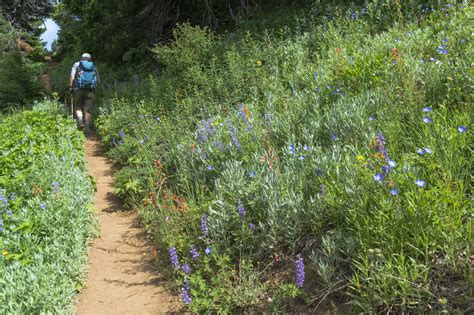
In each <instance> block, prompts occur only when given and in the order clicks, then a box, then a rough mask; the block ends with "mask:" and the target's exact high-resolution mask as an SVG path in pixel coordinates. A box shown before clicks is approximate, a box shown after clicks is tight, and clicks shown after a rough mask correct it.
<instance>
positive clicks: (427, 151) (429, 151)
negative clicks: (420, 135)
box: [425, 148, 433, 154]
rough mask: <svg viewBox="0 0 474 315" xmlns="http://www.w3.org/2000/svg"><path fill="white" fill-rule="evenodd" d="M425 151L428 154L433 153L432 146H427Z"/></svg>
mask: <svg viewBox="0 0 474 315" xmlns="http://www.w3.org/2000/svg"><path fill="white" fill-rule="evenodd" d="M425 152H426V153H428V154H433V151H431V149H430V148H425Z"/></svg>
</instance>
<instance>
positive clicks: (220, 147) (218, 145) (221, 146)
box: [215, 140, 224, 152]
mask: <svg viewBox="0 0 474 315" xmlns="http://www.w3.org/2000/svg"><path fill="white" fill-rule="evenodd" d="M215 144H216V147H218V148H219V149H220V150H221V151H222V152H224V146H223V145H222V143H221V142H220V141H219V140H216V142H215Z"/></svg>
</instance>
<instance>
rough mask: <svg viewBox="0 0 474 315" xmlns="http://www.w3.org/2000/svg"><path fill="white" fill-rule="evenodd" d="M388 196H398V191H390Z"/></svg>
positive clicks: (394, 189)
mask: <svg viewBox="0 0 474 315" xmlns="http://www.w3.org/2000/svg"><path fill="white" fill-rule="evenodd" d="M390 195H392V196H397V195H398V189H397V188H392V189H390Z"/></svg>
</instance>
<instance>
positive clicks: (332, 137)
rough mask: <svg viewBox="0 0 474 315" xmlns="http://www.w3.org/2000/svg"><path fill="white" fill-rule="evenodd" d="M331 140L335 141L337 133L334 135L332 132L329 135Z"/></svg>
mask: <svg viewBox="0 0 474 315" xmlns="http://www.w3.org/2000/svg"><path fill="white" fill-rule="evenodd" d="M331 140H332V141H336V140H337V135H336V134H335V133H333V134H332V135H331Z"/></svg>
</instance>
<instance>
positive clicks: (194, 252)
mask: <svg viewBox="0 0 474 315" xmlns="http://www.w3.org/2000/svg"><path fill="white" fill-rule="evenodd" d="M189 253H190V254H191V259H192V260H196V259H198V258H199V256H201V255H200V254H199V252H198V251H197V250H196V249H195V248H194V247H192V246H191V249H190V250H189Z"/></svg>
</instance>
